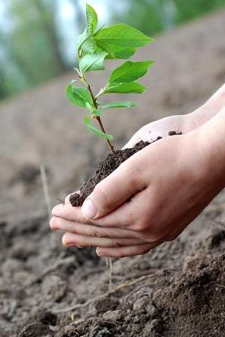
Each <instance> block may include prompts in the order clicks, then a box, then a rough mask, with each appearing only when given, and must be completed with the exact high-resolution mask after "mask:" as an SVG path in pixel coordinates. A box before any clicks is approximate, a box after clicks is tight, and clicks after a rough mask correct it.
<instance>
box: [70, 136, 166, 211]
mask: <svg viewBox="0 0 225 337" xmlns="http://www.w3.org/2000/svg"><path fill="white" fill-rule="evenodd" d="M161 138H162V137H159V138H157V140H158V139H161ZM149 144H150V143H149V142H143V141H140V142H139V143H137V144H136V145H135V146H134V147H133V148H128V149H124V150H116V151H114V153H110V154H108V156H107V157H106V158H105V159H104V160H102V161H101V162H100V163H99V164H98V167H97V170H96V172H95V175H94V176H93V177H91V178H90V179H89V180H88V181H87V182H86V183H84V184H83V186H82V187H81V188H80V190H79V193H74V194H72V195H71V196H70V203H71V205H72V206H74V207H76V206H82V205H83V202H84V200H85V199H86V198H87V197H88V196H89V195H90V194H91V192H92V191H93V190H94V188H95V186H96V185H97V184H98V183H99V182H100V181H102V180H103V179H105V178H106V177H107V176H109V175H110V174H111V173H112V172H113V171H115V170H116V169H117V168H118V167H119V166H120V165H121V164H122V163H123V162H124V161H125V160H127V159H128V158H129V157H131V156H132V155H133V154H135V153H137V152H138V151H140V150H142V149H143V148H144V147H145V146H147V145H149Z"/></svg>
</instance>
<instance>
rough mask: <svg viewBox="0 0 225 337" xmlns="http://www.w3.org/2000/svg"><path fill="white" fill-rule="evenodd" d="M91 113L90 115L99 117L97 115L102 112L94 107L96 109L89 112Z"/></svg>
mask: <svg viewBox="0 0 225 337" xmlns="http://www.w3.org/2000/svg"><path fill="white" fill-rule="evenodd" d="M91 114H92V116H96V117H99V116H101V115H102V112H101V110H99V109H96V110H93V111H92V112H91Z"/></svg>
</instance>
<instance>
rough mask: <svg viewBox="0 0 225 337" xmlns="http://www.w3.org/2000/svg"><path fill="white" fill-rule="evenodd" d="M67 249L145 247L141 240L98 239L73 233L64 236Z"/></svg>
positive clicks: (63, 240)
mask: <svg viewBox="0 0 225 337" xmlns="http://www.w3.org/2000/svg"><path fill="white" fill-rule="evenodd" d="M62 242H63V245H64V246H65V247H72V246H77V247H79V248H82V247H122V246H133V245H135V246H138V245H143V240H140V239H117V238H98V237H94V236H86V235H78V234H72V233H66V234H64V236H63V238H62Z"/></svg>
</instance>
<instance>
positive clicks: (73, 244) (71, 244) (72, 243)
mask: <svg viewBox="0 0 225 337" xmlns="http://www.w3.org/2000/svg"><path fill="white" fill-rule="evenodd" d="M74 246H75V243H74V242H67V243H66V247H68V248H69V247H74Z"/></svg>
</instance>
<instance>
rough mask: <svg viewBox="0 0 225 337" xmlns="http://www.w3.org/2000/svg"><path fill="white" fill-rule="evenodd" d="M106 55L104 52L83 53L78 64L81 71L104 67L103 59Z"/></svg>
mask: <svg viewBox="0 0 225 337" xmlns="http://www.w3.org/2000/svg"><path fill="white" fill-rule="evenodd" d="M106 55H107V53H106V52H100V53H96V54H87V55H85V56H84V57H83V58H82V60H81V61H80V64H79V66H80V70H81V72H82V73H85V72H87V71H97V70H103V69H105V67H104V60H105V57H106Z"/></svg>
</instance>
